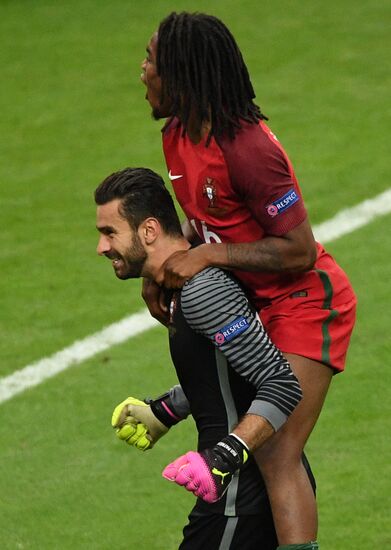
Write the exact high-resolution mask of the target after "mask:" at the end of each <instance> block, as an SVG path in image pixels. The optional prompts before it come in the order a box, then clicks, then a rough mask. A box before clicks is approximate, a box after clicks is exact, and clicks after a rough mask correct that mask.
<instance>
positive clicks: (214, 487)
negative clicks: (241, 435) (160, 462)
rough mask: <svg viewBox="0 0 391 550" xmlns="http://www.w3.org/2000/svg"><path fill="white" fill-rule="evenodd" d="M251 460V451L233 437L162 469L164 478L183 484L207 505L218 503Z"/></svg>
mask: <svg viewBox="0 0 391 550" xmlns="http://www.w3.org/2000/svg"><path fill="white" fill-rule="evenodd" d="M247 458H248V448H247V446H245V445H244V443H243V442H242V441H241V440H239V439H238V438H237V437H236V436H235V435H233V434H230V435H228V436H227V437H225V438H224V439H222V440H221V441H219V442H218V443H217V444H216V445H215V446H214V447H213V448H212V449H205V450H204V451H201V452H199V453H196V452H194V451H190V452H188V453H186V454H185V455H183V456H180V457H179V458H177V459H176V460H174V462H172V463H171V464H169V465H168V466H166V468H165V469H164V470H163V474H162V475H163V477H165V478H166V479H168V480H169V481H175V483H177V484H178V485H183V486H184V487H185V489H187V490H188V491H191V492H192V493H194V494H195V495H196V496H197V497H200V498H202V500H204V501H205V502H209V503H212V502H216V501H217V500H220V498H221V497H222V496H223V495H224V493H225V492H226V490H227V489H228V486H229V484H230V482H231V480H232V476H233V475H234V473H235V472H237V471H238V470H239V469H240V468H241V467H242V466H243V464H244V463H245V462H246V460H247Z"/></svg>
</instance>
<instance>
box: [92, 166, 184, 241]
mask: <svg viewBox="0 0 391 550" xmlns="http://www.w3.org/2000/svg"><path fill="white" fill-rule="evenodd" d="M94 197H95V203H96V204H98V205H102V204H106V203H108V202H111V201H113V200H115V199H120V200H121V205H120V207H119V213H120V215H121V216H122V217H123V218H124V219H125V220H127V222H128V224H129V226H130V227H131V228H132V229H133V230H137V229H138V227H139V225H140V224H141V223H142V222H143V221H144V220H145V219H146V218H149V217H152V218H156V219H157V220H158V221H159V223H160V225H161V226H162V228H163V231H164V232H165V233H166V234H167V235H170V236H171V237H182V236H183V234H182V229H181V224H180V221H179V218H178V214H177V212H176V210H175V205H174V201H173V200H172V197H171V195H170V193H169V191H168V190H167V188H166V186H165V185H164V181H163V179H162V178H161V177H160V176H159V175H158V174H156V172H153V170H150V169H149V168H124V169H123V170H119V171H118V172H114V174H111V175H110V176H107V178H106V179H104V180H103V181H102V183H101V184H100V185H99V186H98V187H97V188H96V190H95V193H94Z"/></svg>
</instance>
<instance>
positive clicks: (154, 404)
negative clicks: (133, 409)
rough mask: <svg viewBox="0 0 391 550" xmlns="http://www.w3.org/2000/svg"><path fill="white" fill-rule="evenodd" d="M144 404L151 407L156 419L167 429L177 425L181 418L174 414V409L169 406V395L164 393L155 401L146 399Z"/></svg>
mask: <svg viewBox="0 0 391 550" xmlns="http://www.w3.org/2000/svg"><path fill="white" fill-rule="evenodd" d="M145 403H147V404H148V405H149V406H150V407H151V410H152V412H153V414H154V415H155V416H156V418H157V419H158V420H160V422H161V423H162V424H164V425H165V426H166V427H167V428H171V426H175V424H178V422H180V421H181V420H182V418H180V417H179V416H177V415H176V414H175V409H174V407H173V406H172V405H171V400H170V394H169V393H165V394H164V395H161V396H160V397H157V398H156V399H146V400H145Z"/></svg>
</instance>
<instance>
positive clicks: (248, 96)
mask: <svg viewBox="0 0 391 550" xmlns="http://www.w3.org/2000/svg"><path fill="white" fill-rule="evenodd" d="M156 62H157V72H158V74H159V76H160V77H161V79H162V98H161V102H162V103H163V102H164V100H165V98H167V97H168V98H170V102H172V111H171V112H172V114H173V115H178V116H179V117H180V119H181V122H182V125H183V128H184V133H185V132H186V130H187V126H188V123H189V117H190V115H193V116H194V115H195V116H196V118H197V120H198V121H199V122H204V121H208V122H210V123H211V130H210V133H209V137H208V142H209V141H210V138H211V136H212V135H213V136H215V137H216V138H219V137H221V136H223V135H228V136H229V138H231V139H233V138H234V136H235V133H236V131H237V130H238V129H239V128H240V127H241V121H247V122H250V123H254V124H256V123H258V121H259V120H260V119H266V120H267V117H266V116H265V115H263V114H262V113H261V110H260V108H259V107H258V105H256V104H255V103H254V102H253V99H254V98H255V93H254V89H253V86H252V84H251V81H250V77H249V73H248V70H247V67H246V64H245V62H244V60H243V57H242V54H241V52H240V49H239V47H238V45H237V44H236V41H235V39H234V37H233V36H232V34H231V32H230V31H229V29H228V28H227V27H226V26H225V25H224V23H223V22H222V21H220V19H218V18H217V17H214V16H212V15H206V14H204V13H188V12H181V13H176V12H172V13H171V14H170V15H168V16H167V17H166V18H165V19H164V20H163V21H162V22H161V23H160V26H159V29H158V42H157V60H156Z"/></svg>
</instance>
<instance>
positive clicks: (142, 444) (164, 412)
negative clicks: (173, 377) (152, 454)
mask: <svg viewBox="0 0 391 550" xmlns="http://www.w3.org/2000/svg"><path fill="white" fill-rule="evenodd" d="M180 420H182V419H181V418H179V417H177V416H176V415H175V413H174V410H173V407H172V405H171V402H170V396H169V393H166V394H164V395H162V396H161V397H158V398H157V399H155V400H152V399H151V400H148V402H147V403H146V402H144V401H140V400H139V399H136V398H134V397H128V398H127V399H125V401H122V403H120V404H119V405H118V406H117V407H116V408H115V409H114V412H113V415H112V418H111V425H112V426H113V428H116V433H117V436H118V437H119V438H120V439H122V440H124V441H126V443H128V444H129V445H132V446H133V447H136V448H137V449H140V450H141V451H146V450H147V449H152V447H153V446H154V444H155V443H156V442H157V441H158V440H159V439H160V438H161V437H162V436H163V435H165V434H166V433H167V432H168V430H169V429H170V427H171V426H173V425H174V424H177V423H178V422H179V421H180Z"/></svg>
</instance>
